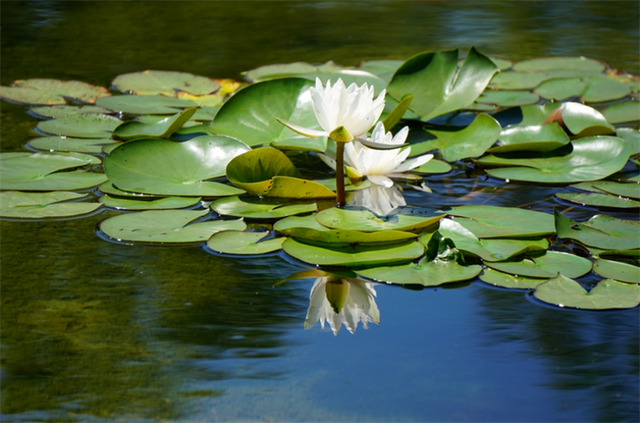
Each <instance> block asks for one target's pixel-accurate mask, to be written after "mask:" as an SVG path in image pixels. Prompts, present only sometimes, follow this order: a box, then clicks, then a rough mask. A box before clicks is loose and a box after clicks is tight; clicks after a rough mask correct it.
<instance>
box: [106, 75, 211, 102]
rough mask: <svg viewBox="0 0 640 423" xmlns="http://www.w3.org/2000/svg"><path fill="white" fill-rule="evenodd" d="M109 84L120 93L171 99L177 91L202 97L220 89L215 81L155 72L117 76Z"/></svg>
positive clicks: (193, 76) (194, 76)
mask: <svg viewBox="0 0 640 423" xmlns="http://www.w3.org/2000/svg"><path fill="white" fill-rule="evenodd" d="M111 84H112V85H113V86H114V87H116V88H117V89H118V90H119V91H122V92H133V93H135V94H140V95H155V94H162V95H167V96H172V97H175V96H176V93H177V91H184V92H187V93H189V94H194V95H203V94H209V93H212V92H214V91H217V90H218V89H219V88H220V85H219V84H218V83H217V82H216V81H214V80H213V79H210V78H206V77H204V76H197V75H192V74H190V73H185V72H172V71H157V70H146V71H142V72H133V73H125V74H122V75H118V76H116V77H115V78H114V80H113V81H112V82H111Z"/></svg>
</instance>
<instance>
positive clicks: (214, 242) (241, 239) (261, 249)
mask: <svg viewBox="0 0 640 423" xmlns="http://www.w3.org/2000/svg"><path fill="white" fill-rule="evenodd" d="M267 236H269V233H268V232H267V233H265V232H245V231H222V232H218V233H216V234H214V235H213V236H212V237H211V238H209V240H208V241H207V247H208V248H210V249H211V250H213V251H216V252H218V253H223V254H236V255H259V254H267V253H273V252H274V251H278V250H281V249H282V243H283V242H284V241H285V240H286V238H270V239H266V240H264V238H265V237H267Z"/></svg>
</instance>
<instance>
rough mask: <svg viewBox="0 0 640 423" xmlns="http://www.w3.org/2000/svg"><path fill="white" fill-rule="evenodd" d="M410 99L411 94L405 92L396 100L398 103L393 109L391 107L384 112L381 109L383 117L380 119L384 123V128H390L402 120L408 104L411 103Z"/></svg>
mask: <svg viewBox="0 0 640 423" xmlns="http://www.w3.org/2000/svg"><path fill="white" fill-rule="evenodd" d="M387 97H388V96H387ZM385 98H386V97H385ZM412 101H413V95H411V94H407V95H406V96H404V97H403V98H402V100H401V101H400V102H398V104H396V105H395V107H394V108H393V109H391V111H390V112H389V113H386V114H385V113H384V111H383V114H384V115H385V117H384V120H383V121H382V124H383V125H384V128H385V130H391V128H393V127H394V126H396V125H397V124H398V123H399V122H400V121H401V120H402V118H403V116H404V115H405V114H406V113H407V110H409V106H410V105H411V102H412ZM385 106H386V102H385Z"/></svg>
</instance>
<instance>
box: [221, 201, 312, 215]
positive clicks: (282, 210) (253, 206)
mask: <svg viewBox="0 0 640 423" xmlns="http://www.w3.org/2000/svg"><path fill="white" fill-rule="evenodd" d="M211 208H212V209H213V210H214V211H215V212H216V213H218V214H221V215H223V216H235V217H246V218H251V219H279V218H282V217H286V216H291V215H295V214H302V213H310V212H314V211H316V209H317V206H316V204H315V203H314V204H293V205H289V206H283V205H282V203H276V202H273V201H256V200H253V199H252V200H249V199H244V198H238V197H228V198H221V199H219V200H216V201H214V202H212V203H211Z"/></svg>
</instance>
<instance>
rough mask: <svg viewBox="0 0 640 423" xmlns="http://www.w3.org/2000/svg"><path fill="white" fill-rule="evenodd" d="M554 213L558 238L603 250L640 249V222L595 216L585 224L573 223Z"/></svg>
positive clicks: (558, 213)
mask: <svg viewBox="0 0 640 423" xmlns="http://www.w3.org/2000/svg"><path fill="white" fill-rule="evenodd" d="M554 212H555V224H556V230H557V232H558V238H567V239H573V240H576V241H578V242H580V243H582V244H584V245H587V246H590V247H596V248H601V249H604V250H627V249H637V248H640V238H639V237H638V233H640V222H639V221H637V220H626V219H617V218H615V217H611V216H607V215H596V216H593V217H592V218H591V219H589V220H588V221H587V222H582V223H579V222H575V221H573V220H571V219H569V218H567V217H564V216H563V215H562V214H560V212H558V211H557V210H554Z"/></svg>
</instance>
